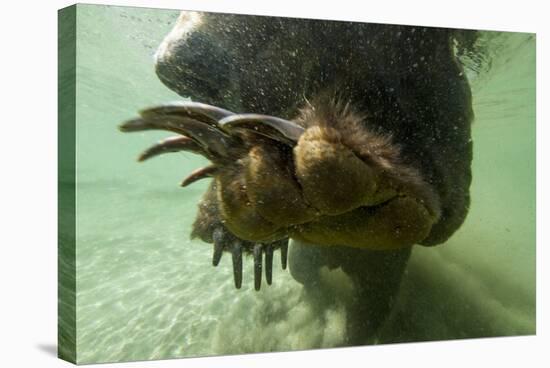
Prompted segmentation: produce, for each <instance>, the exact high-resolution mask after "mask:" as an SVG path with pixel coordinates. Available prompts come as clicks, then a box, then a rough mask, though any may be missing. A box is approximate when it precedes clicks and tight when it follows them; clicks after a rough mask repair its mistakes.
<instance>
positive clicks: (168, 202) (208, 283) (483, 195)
mask: <svg viewBox="0 0 550 368" xmlns="http://www.w3.org/2000/svg"><path fill="white" fill-rule="evenodd" d="M177 14H178V13H177V12H174V11H161V10H149V9H134V8H114V7H102V6H82V5H80V6H79V8H78V46H77V82H78V83H77V176H78V184H77V213H78V219H77V234H76V237H77V241H78V245H77V250H76V263H77V277H76V282H77V311H76V312H77V314H76V320H77V349H78V361H79V362H80V363H90V362H107V361H125V360H145V359H160V358H168V357H186V356H197V355H216V354H234V353H245V352H262V351H279V350H290V349H308V348H321V347H333V346H339V345H341V344H342V342H343V334H344V327H345V318H346V316H345V313H344V309H343V308H342V307H341V306H339V305H338V304H335V305H332V306H330V307H327V309H326V310H325V311H324V312H322V313H319V312H317V311H316V310H313V309H312V308H311V307H310V306H309V304H306V303H304V302H303V301H302V298H301V295H302V286H301V285H300V284H298V283H297V282H295V281H294V280H293V279H292V278H291V277H290V274H289V273H288V271H282V270H281V269H280V264H279V260H278V258H277V257H276V261H275V265H274V276H273V278H274V284H273V285H272V286H271V287H264V288H262V290H261V291H260V292H255V291H254V290H253V282H252V274H253V273H252V263H251V262H245V269H244V281H243V288H242V289H241V290H239V291H237V290H235V288H234V286H233V279H232V271H231V262H230V260H229V258H228V257H224V258H223V259H222V262H221V264H220V266H219V267H218V268H213V267H212V266H211V247H210V245H208V244H204V243H202V242H200V241H191V240H190V239H189V232H190V225H191V223H192V221H193V219H194V215H195V211H196V203H197V201H198V199H199V197H200V196H201V194H202V193H203V191H204V190H205V188H206V185H207V184H208V183H207V182H206V181H202V182H199V183H197V184H195V185H192V186H190V187H188V188H185V189H182V188H180V187H179V186H178V183H179V182H180V181H181V179H182V178H183V177H185V176H186V175H187V174H188V173H189V172H190V171H191V170H193V169H196V168H198V167H201V166H202V165H204V164H205V163H206V162H205V160H204V159H202V158H201V157H198V156H194V155H192V154H190V153H184V154H173V155H167V156H164V157H162V159H158V160H152V161H150V162H146V163H142V164H139V163H137V162H136V157H137V155H138V153H139V152H141V150H142V149H143V148H145V147H147V146H148V145H150V144H151V143H153V142H154V141H155V140H157V139H160V138H161V137H164V136H166V135H165V134H162V133H156V132H147V133H143V134H141V133H135V134H133V135H126V134H122V133H120V132H119V131H118V130H117V128H116V127H117V125H118V124H119V123H120V122H122V121H124V120H126V119H128V118H129V117H133V116H135V114H136V111H137V110H139V109H140V108H142V107H144V106H150V105H156V104H159V103H162V102H167V101H172V100H177V99H179V97H178V96H177V95H176V94H174V93H172V92H171V91H169V90H168V89H167V88H166V87H164V86H163V85H162V84H161V83H160V82H159V81H158V80H157V78H156V76H155V74H154V70H153V54H154V51H155V49H156V47H157V45H158V44H159V43H160V41H161V39H162V38H163V37H164V35H165V34H166V33H167V32H168V31H169V30H170V29H171V27H172V24H173V22H174V20H175V19H176V17H177ZM484 37H487V39H491V43H490V44H491V45H492V46H491V47H493V49H492V51H491V52H492V53H493V54H495V58H494V60H493V65H492V67H491V69H490V71H489V72H488V73H486V74H482V75H481V76H479V77H478V76H473V80H472V86H473V93H474V103H475V113H476V122H475V125H474V127H473V139H474V143H475V146H474V164H473V171H474V173H473V178H474V182H473V187H472V206H471V211H470V214H469V216H468V219H467V221H466V223H465V224H464V226H463V227H462V228H461V230H459V232H457V233H456V234H455V235H454V236H453V237H452V238H451V240H450V241H449V242H448V243H447V244H445V245H443V246H439V247H436V248H422V247H417V248H415V249H414V251H413V256H412V259H411V262H410V264H409V267H408V271H407V274H406V275H405V279H404V281H403V287H402V291H401V294H400V296H399V298H398V301H397V308H396V311H395V313H394V315H393V316H392V318H391V319H390V321H389V322H388V324H387V325H386V327H385V328H384V330H383V333H382V337H381V338H380V342H381V343H387V342H400V341H418V340H438V339H454V338H466V337H484V336H502V335H517V334H533V333H535V40H534V38H533V37H532V36H530V35H525V34H498V35H496V34H494V33H487V34H486V35H484Z"/></svg>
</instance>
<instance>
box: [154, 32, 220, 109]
mask: <svg viewBox="0 0 550 368" xmlns="http://www.w3.org/2000/svg"><path fill="white" fill-rule="evenodd" d="M176 27H178V26H176ZM177 36H178V37H174V36H173V35H168V36H167V37H166V39H165V40H164V41H163V44H162V45H161V46H160V47H159V49H158V51H157V54H156V62H155V68H156V72H157V75H158V77H159V78H160V80H161V81H162V82H163V83H164V84H165V85H166V86H167V87H168V88H170V89H171V90H173V91H174V92H176V93H177V94H179V95H181V96H184V97H189V96H193V97H194V98H199V99H201V101H206V102H209V103H216V102H217V103H219V101H220V98H221V97H222V96H220V93H221V92H220V91H227V90H228V89H229V86H230V74H231V62H230V61H231V60H230V56H229V54H228V53H227V51H225V50H224V49H223V48H222V47H221V45H220V44H219V43H215V42H214V40H213V39H211V38H209V37H208V36H207V35H206V34H204V33H201V32H200V31H199V30H195V29H193V28H191V29H189V30H188V31H187V32H186V33H184V34H181V33H179V34H178V35H177Z"/></svg>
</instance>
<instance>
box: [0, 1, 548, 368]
mask: <svg viewBox="0 0 550 368" xmlns="http://www.w3.org/2000/svg"><path fill="white" fill-rule="evenodd" d="M88 2H89V3H109V4H114V5H137V6H149V7H163V8H172V9H193V10H205V11H221V12H236V13H246V14H265V15H279V16H293V17H309V18H320V19H345V20H357V21H367V22H381V23H401V24H416V25H432V26H446V27H459V28H474V29H494V30H509V31H523V32H536V33H537V123H538V124H537V189H538V190H537V202H538V203H537V311H538V313H537V336H536V337H519V338H496V339H478V340H465V341H451V342H443V343H416V344H399V345H387V346H374V347H363V348H345V349H332V350H317V351H308V352H294V353H274V354H252V355H245V356H232V357H218V358H197V359H185V360H165V361H156V362H138V363H124V364H117V365H116V367H177V366H184V365H185V366H186V367H211V366H220V365H223V366H225V367H227V366H229V367H231V366H238V367H252V366H257V365H260V364H261V365H262V366H264V367H275V366H277V367H280V366H286V365H289V366H295V365H298V364H300V365H302V366H305V365H307V366H310V365H315V366H320V367H334V366H340V367H343V366H346V367H347V366H369V367H375V366H381V365H383V366H388V367H393V366H398V365H406V366H407V367H416V366H419V367H420V366H421V367H423V368H424V367H440V366H444V367H445V368H449V367H464V366H474V367H477V366H486V367H512V366H513V367H518V366H525V367H542V366H548V365H547V364H548V363H549V362H550V354H549V353H548V351H549V349H550V339H549V331H550V328H549V322H548V321H549V320H548V313H547V311H548V308H549V306H548V303H547V301H548V274H549V273H548V268H549V267H550V262H549V259H548V254H549V252H548V251H547V250H545V249H544V247H545V246H546V241H547V240H548V225H546V226H545V225H544V224H545V223H546V224H547V223H548V222H547V221H548V216H547V215H546V214H547V211H546V209H547V208H548V195H547V194H546V193H545V191H544V188H548V187H550V185H549V184H550V183H549V182H548V175H547V172H546V170H545V168H546V167H547V165H546V162H545V159H546V158H548V144H547V143H546V142H545V141H546V139H549V136H548V125H546V126H545V124H543V122H546V123H548V108H547V106H548V104H549V101H550V100H549V97H548V96H549V94H548V75H549V73H548V68H550V61H549V58H548V50H549V47H550V46H549V42H548V39H549V37H550V33H549V27H548V23H549V22H550V20H549V16H548V14H550V11H549V10H548V9H545V6H544V4H545V2H544V1H526V0H523V1H518V0H516V1H513V2H508V1H498V2H497V1H485V2H482V1H479V0H478V1H470V0H461V1H452V2H451V1H447V2H445V1H441V0H440V1H419V0H411V1H405V0H403V1H388V0H372V1H355V2H353V1H348V0H337V1H332V2H330V3H326V4H325V3H320V2H319V3H317V2H316V3H315V6H313V5H308V4H307V3H306V1H302V2H299V1H298V0H277V1H276V2H275V1H263V2H259V1H256V2H254V1H252V0H247V1H245V0H226V1H213V0H210V1H207V2H206V1H191V0H179V1H178V0H172V1H170V0H162V1H161V0H156V1H153V0H149V1H144V0H142V1H138V0H119V1H109V0H106V1H104V2H100V1H88ZM310 3H311V4H314V2H310ZM360 3H363V5H361V4H360ZM70 4H72V3H71V2H70V1H63V0H47V1H40V0H35V1H17V2H16V1H15V0H11V1H4V2H3V5H2V8H1V10H0V16H1V21H0V27H1V32H0V37H1V43H0V50H1V53H0V55H1V58H0V63H1V67H0V88H1V92H2V94H1V100H0V104H1V105H0V106H1V113H0V129H1V130H0V180H1V181H0V274H1V277H0V308H1V309H0V366H2V367H20V366H24V367H63V366H69V363H66V362H63V361H61V360H58V359H57V358H56V357H55V349H56V338H57V321H56V318H57V316H56V313H57V299H56V298H57V285H56V282H57V274H56V272H57V258H56V257H57V240H56V236H57V215H56V203H57V199H56V195H57V194H56V193H57V192H56V185H57V184H56V182H57V171H56V167H57V156H56V155H57V148H56V140H57V131H56V129H57V126H56V114H57V101H56V98H57V90H56V88H57V75H56V73H57V46H56V45H57V9H59V8H62V7H64V6H67V5H70ZM457 302H459V301H457ZM545 312H546V313H545ZM102 366H105V367H110V366H111V364H107V365H102Z"/></svg>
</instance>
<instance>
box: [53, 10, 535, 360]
mask: <svg viewBox="0 0 550 368" xmlns="http://www.w3.org/2000/svg"><path fill="white" fill-rule="evenodd" d="M155 142H156V143H155ZM532 334H535V35H534V34H527V33H511V32H498V31H476V30H465V29H446V28H433V27H426V26H420V25H418V26H417V25H389V24H373V23H359V22H347V21H332V20H315V19H296V18H280V17H269V16H252V15H237V14H221V13H206V12H189V11H179V10H159V9H146V8H133V7H116V6H100V5H82V4H79V5H74V6H71V7H68V8H65V9H62V10H60V12H59V356H60V357H61V358H62V359H65V360H68V361H71V362H74V363H78V364H80V363H82V364H84V363H103V362H122V361H135V360H150V359H166V358H181V357H196V356H212V355H224V354H244V353H258V352H275V351H291V350H304V349H320V348H333V347H343V346H361V345H373V344H389V343H397V342H418V341H437V340H450V339H463V338H480V337H496V336H515V335H532Z"/></svg>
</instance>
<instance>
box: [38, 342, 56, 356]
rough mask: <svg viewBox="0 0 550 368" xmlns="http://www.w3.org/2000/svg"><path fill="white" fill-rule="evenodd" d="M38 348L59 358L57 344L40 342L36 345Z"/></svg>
mask: <svg viewBox="0 0 550 368" xmlns="http://www.w3.org/2000/svg"><path fill="white" fill-rule="evenodd" d="M36 348H37V349H38V350H41V351H42V352H44V353H46V354H48V355H50V356H52V357H54V358H57V345H56V344H38V345H36Z"/></svg>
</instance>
